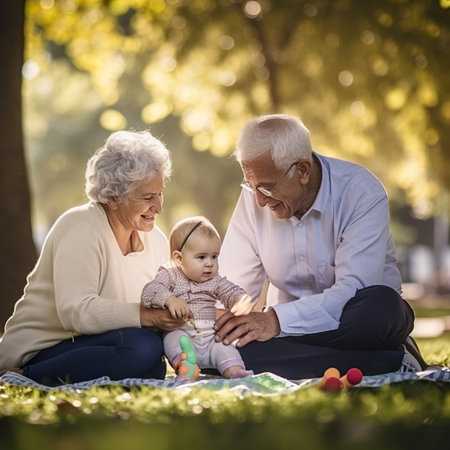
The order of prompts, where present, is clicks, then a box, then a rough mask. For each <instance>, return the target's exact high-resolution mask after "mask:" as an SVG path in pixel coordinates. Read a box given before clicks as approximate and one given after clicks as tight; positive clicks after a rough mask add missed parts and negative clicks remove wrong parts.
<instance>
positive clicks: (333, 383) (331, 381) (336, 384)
mask: <svg viewBox="0 0 450 450" xmlns="http://www.w3.org/2000/svg"><path fill="white" fill-rule="evenodd" d="M341 388H342V383H341V380H340V379H339V378H337V377H329V378H327V379H326V380H325V382H324V383H323V389H325V390H326V391H339V390H340V389H341Z"/></svg>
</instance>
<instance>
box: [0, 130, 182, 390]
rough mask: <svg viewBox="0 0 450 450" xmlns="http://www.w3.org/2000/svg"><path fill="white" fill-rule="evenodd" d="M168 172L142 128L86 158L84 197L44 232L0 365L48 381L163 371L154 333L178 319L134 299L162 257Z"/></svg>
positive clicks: (160, 148) (164, 155) (0, 350)
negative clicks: (162, 217) (160, 224)
mask: <svg viewBox="0 0 450 450" xmlns="http://www.w3.org/2000/svg"><path fill="white" fill-rule="evenodd" d="M170 173H171V161H170V155H169V152H168V150H167V149H166V148H165V146H164V145H163V144H162V143H161V142H160V141H159V140H157V139H156V138H154V137H153V136H152V135H151V134H150V133H149V132H131V131H119V132H115V133H113V134H112V135H111V136H110V137H109V138H108V139H107V141H106V143H105V145H104V146H103V147H101V148H100V149H99V150H97V152H96V153H95V154H94V155H93V156H92V157H91V158H90V160H89V161H88V164H87V170H86V194H87V196H88V197H89V199H90V202H88V203H86V204H85V205H82V206H78V207H75V208H72V209H70V210H68V211H67V212H65V213H64V214H63V215H62V216H61V217H60V218H59V219H58V220H57V221H56V223H55V224H54V226H53V227H52V229H51V230H50V232H49V234H48V236H47V238H46V240H45V243H44V245H43V248H42V251H41V255H40V257H39V260H38V262H37V264H36V266H35V268H34V269H33V271H32V272H31V274H30V275H29V276H28V280H27V281H28V282H27V285H26V287H25V290H24V295H23V297H22V298H21V299H20V300H19V301H18V302H17V303H16V305H15V309H14V314H13V315H12V316H11V317H10V319H9V320H8V321H7V323H6V326H5V333H4V335H3V337H2V339H1V340H0V369H3V370H5V369H8V368H11V367H13V368H15V369H13V370H15V371H16V372H19V373H22V372H23V374H24V375H25V376H27V377H29V378H31V379H33V380H36V381H38V382H41V383H45V384H47V385H50V386H54V385H58V384H61V383H62V382H66V381H70V382H78V381H83V380H88V379H92V378H97V377H100V376H103V375H107V376H109V377H110V378H111V379H121V378H126V377H142V378H162V377H164V375H165V364H164V362H163V361H162V358H161V356H162V352H163V347H162V341H161V339H160V337H159V335H158V334H157V332H156V331H155V330H154V329H155V328H157V329H162V330H166V331H171V330H174V329H176V328H178V327H179V326H180V325H182V324H183V323H184V322H183V320H182V319H174V318H172V317H171V315H170V313H169V312H168V311H167V310H162V309H147V308H144V307H141V305H140V296H141V291H142V288H143V287H144V285H145V284H146V283H147V282H148V281H149V280H151V279H152V278H153V277H154V276H155V274H156V272H157V270H158V267H159V266H160V265H161V264H163V263H165V262H167V261H168V258H169V249H168V242H167V239H166V237H165V236H164V234H163V233H162V232H161V231H160V230H159V229H158V227H157V226H156V225H155V218H156V216H157V215H158V214H161V212H162V203H163V194H162V191H163V189H164V182H165V180H166V179H167V178H168V176H169V175H170Z"/></svg>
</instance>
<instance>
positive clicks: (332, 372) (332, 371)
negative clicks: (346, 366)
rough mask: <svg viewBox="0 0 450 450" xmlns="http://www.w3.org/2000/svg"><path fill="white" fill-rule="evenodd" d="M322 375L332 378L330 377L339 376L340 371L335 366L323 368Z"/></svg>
mask: <svg viewBox="0 0 450 450" xmlns="http://www.w3.org/2000/svg"><path fill="white" fill-rule="evenodd" d="M323 376H324V378H332V377H334V378H340V377H341V373H340V372H339V370H338V369H336V368H335V367H330V368H328V369H327V370H325V372H324V374H323Z"/></svg>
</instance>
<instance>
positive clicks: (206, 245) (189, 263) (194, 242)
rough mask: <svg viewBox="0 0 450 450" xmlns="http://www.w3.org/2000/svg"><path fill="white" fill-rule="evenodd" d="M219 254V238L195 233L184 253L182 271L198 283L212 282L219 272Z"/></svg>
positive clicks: (187, 243)
mask: <svg viewBox="0 0 450 450" xmlns="http://www.w3.org/2000/svg"><path fill="white" fill-rule="evenodd" d="M219 252H220V240H219V239H218V238H217V237H215V236H214V237H211V238H206V237H204V236H201V235H197V234H195V233H193V234H192V236H190V237H189V240H188V242H186V246H185V247H184V248H183V251H182V254H183V258H182V262H181V270H182V271H183V273H184V274H185V275H186V277H188V278H189V279H190V280H192V281H195V282H197V283H203V282H205V281H208V280H211V279H212V278H214V277H215V276H216V275H217V273H218V271H219V260H218V258H219Z"/></svg>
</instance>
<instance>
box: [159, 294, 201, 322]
mask: <svg viewBox="0 0 450 450" xmlns="http://www.w3.org/2000/svg"><path fill="white" fill-rule="evenodd" d="M165 307H166V308H167V309H168V310H169V311H170V314H171V315H172V317H173V318H174V319H189V318H192V317H194V316H193V314H192V311H191V309H190V308H189V306H188V304H187V303H186V302H185V301H184V300H183V299H182V298H178V297H175V296H173V297H169V298H168V299H167V300H166V304H165Z"/></svg>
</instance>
